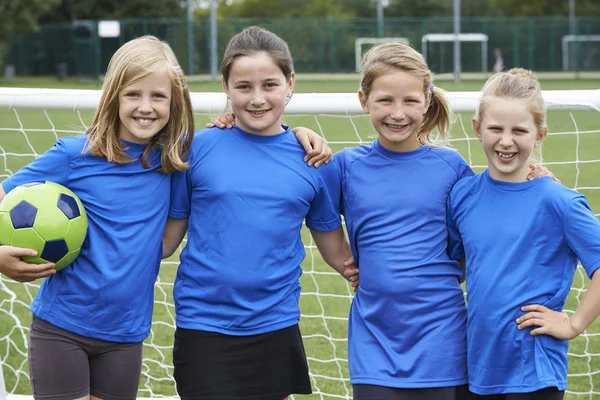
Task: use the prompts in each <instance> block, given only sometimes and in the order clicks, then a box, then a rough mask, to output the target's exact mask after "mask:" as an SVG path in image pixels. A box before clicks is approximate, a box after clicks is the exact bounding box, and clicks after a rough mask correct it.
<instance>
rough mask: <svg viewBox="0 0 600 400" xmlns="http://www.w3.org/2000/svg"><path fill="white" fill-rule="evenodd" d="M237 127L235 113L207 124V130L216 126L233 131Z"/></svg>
mask: <svg viewBox="0 0 600 400" xmlns="http://www.w3.org/2000/svg"><path fill="white" fill-rule="evenodd" d="M234 125H235V115H233V113H225V114H221V115H219V117H218V118H217V119H215V120H214V121H213V122H209V123H208V124H206V127H207V128H214V127H215V126H216V127H217V128H220V129H225V128H227V129H231V128H233V126H234Z"/></svg>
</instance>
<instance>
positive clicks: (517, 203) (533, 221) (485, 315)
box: [361, 170, 600, 395]
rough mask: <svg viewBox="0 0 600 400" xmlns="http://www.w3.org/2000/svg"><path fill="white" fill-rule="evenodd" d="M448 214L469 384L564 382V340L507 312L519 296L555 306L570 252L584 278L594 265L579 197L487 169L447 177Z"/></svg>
mask: <svg viewBox="0 0 600 400" xmlns="http://www.w3.org/2000/svg"><path fill="white" fill-rule="evenodd" d="M448 214H449V218H448V222H449V230H450V239H451V240H450V246H449V250H450V253H451V256H452V257H453V258H455V259H461V258H465V257H466V263H467V300H468V313H469V319H468V337H469V341H468V363H469V366H468V368H469V386H470V388H471V391H473V392H474V393H477V394H482V395H487V394H500V393H521V392H533V391H536V390H539V389H542V388H545V387H551V386H552V387H558V388H559V390H565V388H566V384H567V348H568V342H567V341H563V340H558V339H555V338H553V337H551V336H547V335H540V336H531V335H530V334H529V333H530V332H531V329H533V328H530V329H524V330H522V331H519V330H518V329H517V324H516V323H515V320H516V319H517V318H518V317H519V316H521V315H523V314H524V313H523V312H522V311H521V309H520V308H521V307H522V306H524V305H527V304H542V305H544V306H546V307H548V308H550V309H553V310H556V311H562V309H563V307H564V304H565V301H566V298H567V295H568V294H569V290H570V287H571V283H572V281H573V276H574V274H575V269H576V268H577V259H578V258H579V259H580V260H581V263H582V264H583V267H584V268H585V270H586V272H587V274H588V275H589V276H591V275H592V274H593V273H594V271H595V270H596V269H597V268H598V267H599V266H600V240H599V239H600V222H599V221H598V219H597V218H596V217H595V216H594V214H593V213H592V212H591V210H590V209H589V207H588V205H587V203H586V200H585V197H584V196H583V195H581V194H579V193H577V192H575V191H572V190H570V189H567V188H566V187H564V186H562V185H561V184H559V183H557V182H554V181H552V180H551V179H550V178H541V179H536V180H532V181H528V182H521V183H511V182H502V181H497V180H494V179H492V178H491V177H490V176H489V173H488V171H487V170H486V171H485V172H483V173H482V174H480V175H477V176H474V177H470V178H467V179H464V180H462V181H460V182H459V183H457V184H456V186H455V187H454V189H453V190H452V193H451V195H450V198H449V200H448ZM361 284H362V281H361Z"/></svg>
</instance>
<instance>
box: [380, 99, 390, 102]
mask: <svg viewBox="0 0 600 400" xmlns="http://www.w3.org/2000/svg"><path fill="white" fill-rule="evenodd" d="M379 102H380V103H389V102H391V100H390V99H380V100H379Z"/></svg>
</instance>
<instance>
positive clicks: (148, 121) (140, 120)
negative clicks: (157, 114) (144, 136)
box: [137, 118, 152, 124]
mask: <svg viewBox="0 0 600 400" xmlns="http://www.w3.org/2000/svg"><path fill="white" fill-rule="evenodd" d="M137 120H138V121H139V122H140V123H142V124H149V123H150V122H152V120H151V119H146V118H137Z"/></svg>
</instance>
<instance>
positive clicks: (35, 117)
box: [0, 89, 600, 399]
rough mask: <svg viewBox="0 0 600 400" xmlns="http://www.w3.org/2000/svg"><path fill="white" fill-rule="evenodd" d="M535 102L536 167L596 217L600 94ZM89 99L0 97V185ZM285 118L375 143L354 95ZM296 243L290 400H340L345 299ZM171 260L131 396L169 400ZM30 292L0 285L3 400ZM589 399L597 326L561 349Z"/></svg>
mask: <svg viewBox="0 0 600 400" xmlns="http://www.w3.org/2000/svg"><path fill="white" fill-rule="evenodd" d="M544 95H545V97H546V100H547V102H548V103H549V108H550V112H549V118H548V124H549V128H550V133H549V136H548V137H547V139H546V140H545V141H544V144H543V147H542V159H543V163H544V165H546V166H548V167H549V168H550V169H551V170H552V171H553V172H554V173H555V174H556V175H557V176H558V177H559V178H560V179H561V180H562V182H563V183H564V184H565V185H567V186H568V187H570V188H573V189H575V190H578V191H580V192H582V193H583V194H585V195H586V196H587V198H588V201H589V203H590V205H591V207H592V209H593V210H594V211H595V212H596V213H600V191H599V190H598V189H600V186H598V183H599V181H598V179H599V178H598V177H599V176H600V152H599V151H598V150H599V149H600V130H599V127H600V107H599V105H600V91H598V90H595V91H593V90H585V91H560V92H552V91H550V92H545V93H544ZM449 97H450V98H451V102H452V106H453V109H454V110H456V111H457V112H458V114H457V121H456V123H455V124H454V127H453V131H452V140H451V141H450V146H452V147H454V148H456V149H457V150H458V151H460V152H461V154H462V155H463V156H464V157H465V159H466V160H467V161H468V162H469V163H470V165H472V166H473V168H474V169H475V170H476V171H477V172H480V171H481V170H483V168H485V166H486V160H485V156H484V154H483V151H482V150H481V144H480V143H479V142H478V141H477V139H476V138H475V137H474V135H473V133H472V128H471V123H470V119H471V117H472V115H473V112H474V110H475V106H476V102H477V98H478V93H476V92H473V93H470V92H456V93H449ZM98 98H99V92H98V91H75V90H42V89H0V181H2V180H4V179H5V178H6V177H8V176H10V175H12V174H13V173H15V172H16V171H17V170H18V169H19V168H21V167H22V166H24V165H26V164H28V163H30V162H31V161H32V160H33V159H35V158H36V157H38V156H39V155H41V154H42V153H43V152H45V151H46V150H47V149H49V148H50V147H51V146H52V145H53V143H54V142H55V141H56V140H57V139H58V138H59V137H61V136H65V135H77V134H80V133H82V132H83V131H84V130H85V128H86V127H87V126H89V124H90V122H91V119H92V116H93V108H94V107H95V105H96V104H97V101H98ZM193 100H194V108H195V110H196V112H197V123H196V126H197V128H201V127H202V126H204V124H205V123H206V122H208V121H210V120H211V119H212V118H213V117H215V116H216V115H218V113H219V112H220V111H221V110H222V109H223V106H224V104H225V103H224V98H223V95H222V94H220V93H218V94H216V93H210V94H209V93H194V94H193ZM583 110H587V111H583ZM288 112H289V113H288V114H286V121H285V122H286V123H287V124H289V125H291V126H300V125H301V126H307V127H309V128H311V129H313V130H315V131H316V132H318V133H319V134H321V135H322V136H323V137H325V138H326V139H327V140H328V141H329V143H330V145H331V147H332V148H333V150H334V151H337V150H339V149H341V148H343V147H347V146H357V145H359V144H362V143H367V142H370V141H372V140H374V139H375V137H376V132H375V131H374V130H373V129H372V127H371V126H370V123H369V119H368V118H367V117H366V116H364V115H363V114H362V110H361V109H360V106H359V104H358V101H357V99H356V94H354V93H347V94H314V95H307V94H303V95H295V98H294V100H293V101H292V102H291V103H290V105H289V106H288ZM597 215H600V214H597ZM303 239H304V243H305V248H306V253H307V257H306V259H305V261H304V262H303V264H302V268H303V270H304V274H303V276H302V278H301V284H302V295H301V298H300V306H301V312H302V317H301V322H300V327H301V330H302V333H303V338H304V343H305V347H306V352H307V356H308V360H309V366H310V371H311V381H312V386H313V392H314V393H313V395H311V396H294V398H295V399H350V398H351V394H352V391H351V387H350V384H349V374H348V363H347V322H348V309H349V306H350V303H351V301H352V296H353V292H352V289H351V287H350V286H349V284H347V283H346V282H345V281H344V280H343V279H342V278H340V277H339V275H337V273H335V272H334V271H333V270H332V269H331V268H329V267H328V266H327V265H326V264H325V263H324V262H323V260H322V259H321V256H320V255H319V252H318V251H317V249H316V247H315V245H314V243H313V242H312V240H311V238H310V235H308V234H307V232H303ZM184 245H185V243H184ZM177 260H178V255H175V256H174V257H172V258H170V259H168V260H165V261H164V262H163V265H162V267H161V271H160V275H159V277H158V280H157V282H156V286H155V309H154V318H153V327H152V332H151V334H150V336H149V337H148V339H147V340H146V341H145V342H144V364H143V371H142V378H141V381H140V391H139V396H140V397H145V398H161V397H174V396H176V391H175V385H174V381H173V367H172V354H171V351H172V344H173V333H174V329H175V312H174V305H173V296H172V290H173V279H174V277H175V273H176V269H177V265H178V262H177ZM588 282H589V281H588V279H587V277H586V276H585V273H584V272H583V270H582V269H581V268H579V269H578V271H577V273H576V275H575V279H574V281H573V285H572V289H571V294H570V296H569V299H568V301H567V306H566V308H567V310H568V311H569V312H573V311H574V310H575V309H576V307H577V305H578V304H579V302H580V301H581V299H582V297H583V295H584V294H585V290H586V287H587V285H588ZM38 288H39V282H32V283H27V284H21V283H16V282H13V281H11V280H9V279H7V278H6V277H4V276H0V366H1V367H2V369H3V372H4V378H5V385H6V390H7V392H8V393H9V395H12V397H10V396H9V398H21V397H20V396H17V395H26V396H30V394H31V388H30V385H29V375H28V367H27V336H28V332H29V323H30V318H31V313H30V311H29V304H30V303H31V301H32V300H33V297H34V296H35V294H36V292H37V290H38ZM0 383H1V381H0ZM0 390H1V387H0ZM1 397H2V396H1V394H0V399H1ZM595 398H600V323H599V322H596V323H595V324H593V325H592V326H590V327H589V328H588V329H587V330H586V332H584V333H583V334H582V335H581V336H580V337H578V338H577V339H575V340H573V341H572V342H571V344H570V348H569V390H568V393H567V399H595Z"/></svg>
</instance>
